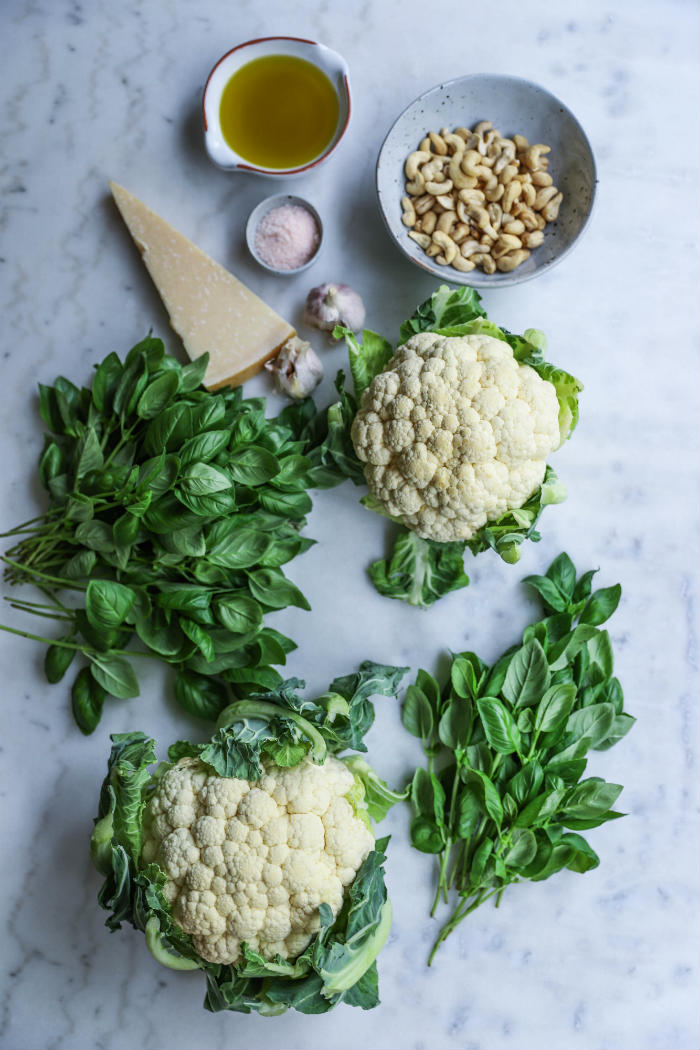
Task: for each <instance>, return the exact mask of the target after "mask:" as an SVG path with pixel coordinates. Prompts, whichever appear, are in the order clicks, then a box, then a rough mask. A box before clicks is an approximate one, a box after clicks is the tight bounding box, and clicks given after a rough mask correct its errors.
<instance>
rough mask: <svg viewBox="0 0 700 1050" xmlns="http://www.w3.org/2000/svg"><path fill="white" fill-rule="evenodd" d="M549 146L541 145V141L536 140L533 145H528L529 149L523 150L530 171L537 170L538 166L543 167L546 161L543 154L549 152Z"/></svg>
mask: <svg viewBox="0 0 700 1050" xmlns="http://www.w3.org/2000/svg"><path fill="white" fill-rule="evenodd" d="M551 148H552V147H551V146H543V145H542V143H541V142H538V143H537V144H536V145H535V146H530V148H529V149H527V150H525V155H524V157H523V160H524V161H525V165H526V167H528V168H529V169H530V171H537V169H538V168H544V167H545V166H546V162H545V160H544V158H543V154H544V153H549V152H550V151H551Z"/></svg>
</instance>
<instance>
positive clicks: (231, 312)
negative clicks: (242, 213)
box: [109, 182, 296, 390]
mask: <svg viewBox="0 0 700 1050" xmlns="http://www.w3.org/2000/svg"><path fill="white" fill-rule="evenodd" d="M109 187H110V189H111V191H112V196H113V197H114V200H115V202H116V205H117V207H118V208H119V211H120V212H121V215H122V218H123V219H124V222H125V223H126V225H127V227H128V229H129V233H130V234H131V236H132V238H133V239H134V242H135V243H136V245H137V247H138V248H139V250H140V252H141V254H142V256H143V261H144V263H145V265H146V269H147V270H148V272H149V273H150V275H151V277H152V279H153V283H154V284H155V286H156V288H157V289H158V293H159V295H160V297H161V299H162V300H163V303H164V305H165V308H166V310H167V311H168V314H169V315H170V323H171V325H172V327H173V328H174V329H175V331H176V332H177V334H178V335H179V336H180V338H181V339H182V341H183V343H184V345H185V350H186V351H187V353H188V355H189V357H190V358H191V359H192V360H194V359H195V358H197V357H199V356H200V355H201V354H203V353H208V354H209V365H208V367H207V371H206V374H205V376H204V385H205V386H206V387H207V388H208V389H209V390H216V389H218V388H219V387H222V386H239V385H240V384H241V383H243V382H245V380H246V379H249V378H250V377H251V376H252V375H255V373H256V372H259V371H260V369H261V368H262V367H263V365H264V364H265V362H266V361H267V360H269V359H270V358H271V357H273V356H274V355H275V354H276V353H277V352H278V351H279V349H280V347H281V346H282V345H283V344H284V343H286V341H287V340H288V339H290V338H291V337H292V336H293V335H295V334H296V333H295V331H294V329H293V328H292V326H291V325H290V324H289V323H288V322H287V321H285V320H284V318H282V317H280V316H279V314H276V313H275V311H274V310H272V309H270V307H269V306H267V305H266V303H264V302H263V301H262V299H260V298H259V297H258V296H257V295H255V293H254V292H251V291H250V289H249V288H246V286H245V285H244V284H243V283H242V282H241V281H239V280H238V278H237V277H234V276H233V274H231V273H229V271H228V270H226V269H224V267H223V266H221V265H220V264H219V263H217V262H215V261H214V260H213V259H210V258H209V256H208V255H206V254H205V253H204V252H203V251H202V250H201V249H200V248H198V247H197V246H196V244H193V243H192V241H190V240H188V239H187V237H185V236H184V234H182V233H180V232H179V231H178V230H176V229H174V228H173V227H172V226H171V225H170V224H169V223H167V222H166V221H165V219H162V218H161V217H160V216H159V215H156V213H155V212H154V211H151V209H150V208H149V207H147V206H146V205H145V204H143V202H142V201H140V200H138V199H137V198H136V197H134V196H133V195H132V194H131V193H129V191H128V190H125V189H124V187H123V186H119V185H117V184H116V183H114V182H110V184H109Z"/></svg>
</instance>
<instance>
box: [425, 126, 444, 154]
mask: <svg viewBox="0 0 700 1050" xmlns="http://www.w3.org/2000/svg"><path fill="white" fill-rule="evenodd" d="M428 138H429V139H430V144H431V146H432V147H433V152H435V153H437V154H439V155H440V156H441V157H444V156H445V155H446V154H447V144H446V143H445V140H444V139H443V137H442V135H438V134H437V132H435V131H429V132H428Z"/></svg>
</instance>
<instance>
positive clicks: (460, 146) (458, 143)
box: [441, 132, 464, 154]
mask: <svg viewBox="0 0 700 1050" xmlns="http://www.w3.org/2000/svg"><path fill="white" fill-rule="evenodd" d="M441 137H442V141H443V142H444V143H446V145H447V147H448V149H449V147H450V146H451V147H452V152H453V154H457V153H463V152H464V139H463V138H461V136H460V135H458V134H457V132H454V133H452V134H450V133H449V132H448V133H447V134H446V135H442V133H441Z"/></svg>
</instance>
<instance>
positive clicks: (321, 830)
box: [141, 757, 374, 964]
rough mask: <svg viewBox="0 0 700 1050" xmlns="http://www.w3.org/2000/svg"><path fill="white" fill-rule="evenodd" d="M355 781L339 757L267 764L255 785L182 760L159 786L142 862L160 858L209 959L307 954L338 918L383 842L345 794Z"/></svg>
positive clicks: (177, 905) (183, 920) (180, 914)
mask: <svg viewBox="0 0 700 1050" xmlns="http://www.w3.org/2000/svg"><path fill="white" fill-rule="evenodd" d="M354 787H355V778H354V776H353V774H352V773H351V772H350V770H349V769H348V768H347V767H346V766H345V765H344V764H343V763H342V762H340V761H339V760H338V759H336V758H331V757H328V758H327V759H326V761H325V762H324V763H323V765H316V764H315V763H314V762H312V761H311V760H310V759H309V758H306V759H304V760H303V761H302V762H301V763H299V765H297V766H294V767H293V768H289V769H287V768H285V769H282V768H280V767H277V766H274V765H268V766H267V767H266V770H265V773H264V775H263V776H262V777H261V778H260V780H257V781H255V782H252V783H251V782H249V781H247V780H241V779H238V778H235V777H220V776H217V775H214V774H211V773H209V772H208V771H207V770H206V768H205V767H204V766H203V765H202V764H201V763H200V762H199V761H198V760H197V759H192V758H185V759H181V760H180V761H179V762H178V763H177V764H176V765H174V766H172V767H171V768H170V769H169V770H168V771H167V772H166V773H165V774H164V775H163V777H162V779H161V780H160V782H159V784H158V787H157V788H156V791H155V793H154V795H153V796H152V798H151V800H150V801H149V804H148V807H147V810H146V814H145V820H144V845H143V851H142V858H141V859H142V863H144V864H148V863H150V862H152V861H156V862H157V863H158V864H159V865H160V866H161V867H162V869H163V870H164V871H165V873H166V875H167V878H168V881H167V882H166V884H165V886H164V889H163V892H164V894H165V896H166V898H167V899H168V900H169V901H170V903H171V905H172V910H173V918H174V919H175V921H176V922H177V923H178V925H179V926H181V927H182V929H183V930H185V932H186V933H189V934H190V935H191V937H192V942H193V944H194V947H195V949H196V950H197V952H198V953H199V954H200V955H201V956H202V958H204V959H207V960H208V961H210V962H214V963H231V964H233V963H235V962H236V961H237V959H238V958H239V955H240V945H241V942H242V941H245V942H246V943H247V944H248V946H249V947H250V948H252V949H253V950H255V951H257V952H258V953H259V954H260V955H262V956H263V957H264V958H266V959H272V958H274V957H275V956H276V955H280V956H281V957H282V958H283V959H291V958H295V957H296V956H298V955H299V954H300V953H301V952H302V951H303V950H304V949H305V948H306V946H307V945H308V944H309V942H310V940H311V938H312V937H313V935H314V934H315V933H316V932H317V931H318V929H319V905H320V904H322V903H326V904H328V905H329V906H330V908H331V910H332V911H333V914H334V916H335V915H337V913H338V911H339V910H340V907H341V905H342V903H343V894H344V890H345V888H346V887H347V886H349V885H350V884H351V883H352V882H353V880H354V878H355V875H356V874H357V871H358V869H359V868H360V865H361V864H362V862H363V861H364V860H365V858H366V857H367V855H368V854H369V852H370V850H371V849H372V848H373V846H374V835H373V834H372V832H371V831H370V829H369V828H368V826H367V824H366V823H365V822H363V820H362V819H360V818H359V817H358V816H356V815H355V812H354V810H353V807H352V805H351V803H350V801H349V800H348V798H346V796H347V795H351V794H352V792H353V789H354Z"/></svg>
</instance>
